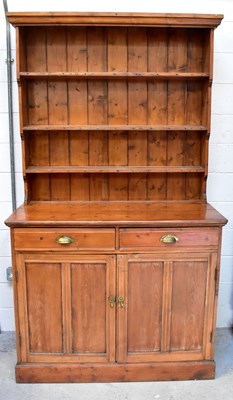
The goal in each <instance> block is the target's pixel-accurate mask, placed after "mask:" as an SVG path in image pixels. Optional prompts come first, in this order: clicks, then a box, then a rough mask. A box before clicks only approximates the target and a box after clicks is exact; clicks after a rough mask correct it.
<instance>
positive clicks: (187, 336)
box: [8, 212, 221, 383]
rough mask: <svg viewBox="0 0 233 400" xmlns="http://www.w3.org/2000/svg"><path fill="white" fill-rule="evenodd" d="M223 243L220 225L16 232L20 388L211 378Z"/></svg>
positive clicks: (18, 376)
mask: <svg viewBox="0 0 233 400" xmlns="http://www.w3.org/2000/svg"><path fill="white" fill-rule="evenodd" d="M16 214H17V212H16ZM215 215H218V217H219V214H215ZM14 218H15V217H14ZM8 223H11V222H9V221H8ZM68 231H70V236H68ZM106 232H108V240H106V236H105V234H106ZM98 233H99V234H100V235H99V236H100V237H99V238H98V239H97V240H96V243H95V240H94V239H93V237H94V236H95V234H97V235H98ZM65 235H67V236H65ZM51 237H52V238H53V241H52V240H51ZM61 237H62V238H64V237H66V238H67V237H70V238H71V239H72V241H71V242H70V243H68V244H67V243H66V244H64V243H62V244H61V243H60V244H59V243H58V239H59V238H61ZM22 238H24V239H25V240H22ZM164 238H165V239H164ZM171 238H172V239H173V241H171ZM174 238H175V239H174ZM46 239H48V243H49V244H50V246H51V249H49V248H48V247H47V240H46ZM166 240H168V242H166ZM220 240H221V226H216V225H215V226H212V227H210V226H204V227H193V228H190V227H182V228H181V227H178V226H177V227H176V228H171V227H170V228H168V227H167V228H166V227H163V228H156V227H145V226H144V227H138V228H136V227H130V226H128V227H117V226H111V227H108V228H103V232H102V235H101V228H100V227H99V228H96V227H93V228H91V227H90V226H89V227H88V228H84V227H82V228H76V227H70V228H62V227H60V228H57V227H56V228H55V227H51V226H50V227H47V228H45V227H33V228H32V227H25V226H24V227H14V228H12V245H13V248H14V249H15V250H14V252H13V256H14V260H15V264H14V276H15V278H16V279H15V280H14V287H15V301H16V310H17V315H16V322H17V339H18V363H17V366H16V379H17V382H38V383H39V382H111V381H137V380H140V381H147V380H149V381H150V380H174V379H176V380H179V379H211V378H213V377H214V371H215V364H214V360H213V354H214V333H215V315H216V305H217V295H218V278H219V256H220V253H219V242H220ZM37 241H39V244H38V246H37V248H36V246H35V243H36V242H37ZM57 244H58V246H57V247H56V245H57ZM79 244H80V247H79ZM81 244H82V245H81ZM54 246H55V248H54ZM85 246H92V247H93V248H94V247H96V248H97V249H96V250H92V251H91V250H90V249H88V248H85ZM136 248H138V251H137V252H136V251H135V249H136ZM101 252H102V254H100V253H101Z"/></svg>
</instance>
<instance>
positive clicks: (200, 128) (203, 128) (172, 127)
mask: <svg viewBox="0 0 233 400" xmlns="http://www.w3.org/2000/svg"><path fill="white" fill-rule="evenodd" d="M23 130H24V131H207V126H204V125H26V126H24V127H23Z"/></svg>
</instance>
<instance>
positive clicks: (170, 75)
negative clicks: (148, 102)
mask: <svg viewBox="0 0 233 400" xmlns="http://www.w3.org/2000/svg"><path fill="white" fill-rule="evenodd" d="M19 76H20V78H28V79H35V78H36V79H49V78H56V79H60V78H67V79H152V80H157V79H158V80H168V79H187V80H189V79H205V78H209V76H210V75H209V74H208V73H205V72H114V71H112V72H108V71H106V72H103V71H100V72H26V71H23V72H20V75H19Z"/></svg>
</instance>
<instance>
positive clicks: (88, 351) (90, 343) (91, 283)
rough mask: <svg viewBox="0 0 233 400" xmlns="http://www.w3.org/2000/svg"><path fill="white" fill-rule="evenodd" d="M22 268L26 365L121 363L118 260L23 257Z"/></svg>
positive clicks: (21, 327) (19, 297) (22, 333)
mask: <svg viewBox="0 0 233 400" xmlns="http://www.w3.org/2000/svg"><path fill="white" fill-rule="evenodd" d="M16 269H17V276H18V279H17V293H16V296H17V303H18V314H19V335H20V361H21V362H111V361H115V313H116V305H115V303H114V301H113V302H112V303H110V301H109V299H114V298H115V291H116V278H115V257H114V256H111V255H110V256H109V255H106V256H101V255H96V256H93V255H90V256H81V255H80V256H74V255H67V256H65V255H59V256H58V255H46V254H43V255H41V254H40V255H38V254H32V253H30V254H17V256H16ZM110 296H112V297H110Z"/></svg>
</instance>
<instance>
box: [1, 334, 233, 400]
mask: <svg viewBox="0 0 233 400" xmlns="http://www.w3.org/2000/svg"><path fill="white" fill-rule="evenodd" d="M215 360H216V379H215V380H210V381H183V382H137V383H90V384H88V383H75V384H74V383H73V384H72V383H71V384H17V383H15V380H14V367H15V362H16V354H15V340H14V334H13V333H10V332H5V333H1V334H0V400H5V399H6V400H29V399H30V400H53V399H56V400H66V399H68V400H73V399H74V400H110V399H111V400H155V399H158V400H199V399H200V400H207V399H208V400H233V333H232V331H230V330H229V329H218V330H217V338H216V351H215Z"/></svg>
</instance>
